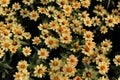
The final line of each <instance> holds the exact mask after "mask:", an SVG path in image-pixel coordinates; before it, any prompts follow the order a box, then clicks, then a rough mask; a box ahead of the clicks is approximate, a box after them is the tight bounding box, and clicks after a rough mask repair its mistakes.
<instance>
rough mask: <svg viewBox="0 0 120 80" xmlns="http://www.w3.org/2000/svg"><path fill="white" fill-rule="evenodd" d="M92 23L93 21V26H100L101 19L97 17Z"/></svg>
mask: <svg viewBox="0 0 120 80" xmlns="http://www.w3.org/2000/svg"><path fill="white" fill-rule="evenodd" d="M92 21H93V26H99V25H100V19H99V18H98V17H97V16H95V17H93V18H92Z"/></svg>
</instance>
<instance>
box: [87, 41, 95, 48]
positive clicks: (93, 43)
mask: <svg viewBox="0 0 120 80" xmlns="http://www.w3.org/2000/svg"><path fill="white" fill-rule="evenodd" d="M85 45H86V46H88V47H91V48H95V47H96V46H95V42H93V41H91V40H87V41H85Z"/></svg>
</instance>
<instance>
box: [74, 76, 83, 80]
mask: <svg viewBox="0 0 120 80" xmlns="http://www.w3.org/2000/svg"><path fill="white" fill-rule="evenodd" d="M73 80H83V79H82V77H80V76H75V77H74V79H73Z"/></svg>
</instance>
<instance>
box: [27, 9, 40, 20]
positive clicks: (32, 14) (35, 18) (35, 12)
mask: <svg viewBox="0 0 120 80" xmlns="http://www.w3.org/2000/svg"><path fill="white" fill-rule="evenodd" d="M29 17H30V19H31V20H34V21H37V19H38V17H39V14H38V12H37V11H34V10H33V11H32V12H30V16H29Z"/></svg>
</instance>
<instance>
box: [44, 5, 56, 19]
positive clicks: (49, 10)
mask: <svg viewBox="0 0 120 80" xmlns="http://www.w3.org/2000/svg"><path fill="white" fill-rule="evenodd" d="M46 11H47V12H46V15H47V16H48V17H49V18H50V17H51V16H53V15H54V13H55V12H56V9H55V7H54V6H48V7H47V9H46Z"/></svg>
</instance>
